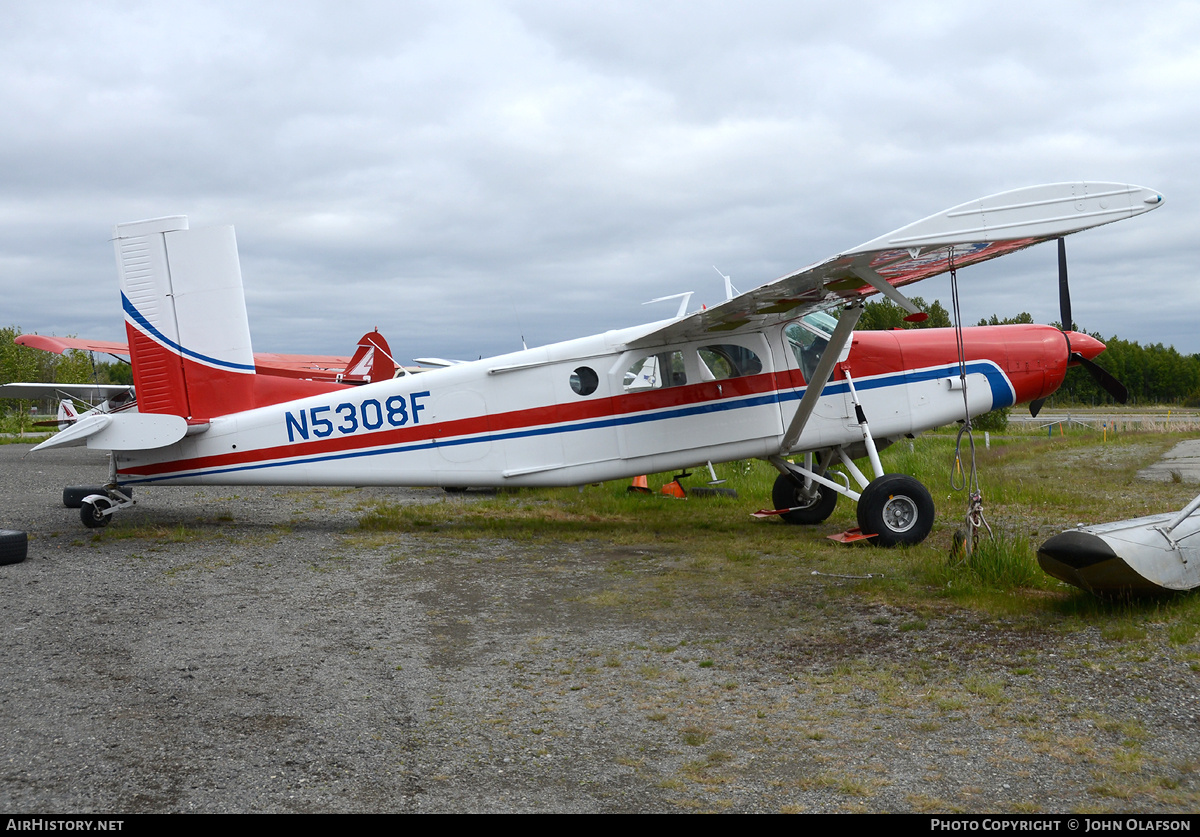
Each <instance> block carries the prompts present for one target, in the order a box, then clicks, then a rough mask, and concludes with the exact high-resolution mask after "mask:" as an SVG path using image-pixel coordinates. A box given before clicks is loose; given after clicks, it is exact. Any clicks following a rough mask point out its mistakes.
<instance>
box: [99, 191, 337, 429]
mask: <svg viewBox="0 0 1200 837" xmlns="http://www.w3.org/2000/svg"><path fill="white" fill-rule="evenodd" d="M113 239H114V246H115V249H116V255H117V271H118V273H119V274H120V280H121V305H122V307H123V308H124V309H125V331H126V334H127V335H128V337H129V355H130V362H131V365H132V366H133V383H134V387H135V389H136V391H137V400H138V410H139V412H143V413H167V414H170V415H176V416H183V417H184V418H187V419H195V420H206V419H209V418H212V417H214V416H220V415H227V414H229V413H234V412H239V411H241V410H248V409H251V408H253V407H260V406H264V405H265V404H270V403H277V402H280V401H286V400H290V399H292V398H300V397H302V396H304V395H310V394H313V393H314V392H323V391H326V390H328V389H329V388H330V387H329V386H321V385H316V384H314V382H312V381H283V380H279V381H274V380H262V379H260V378H259V376H256V375H255V370H254V351H253V349H252V347H251V345H250V325H249V322H248V320H247V318H246V299H245V296H244V294H243V292H242V269H241V264H240V263H239V261H238V252H237V240H236V239H235V238H234V235H233V227H212V228H208V229H200V230H190V229H188V222H187V218H186V217H185V216H182V215H175V216H171V217H168V218H155V219H152V220H149V221H134V222H131V223H127V224H117V225H116V226H115V227H114V228H113Z"/></svg>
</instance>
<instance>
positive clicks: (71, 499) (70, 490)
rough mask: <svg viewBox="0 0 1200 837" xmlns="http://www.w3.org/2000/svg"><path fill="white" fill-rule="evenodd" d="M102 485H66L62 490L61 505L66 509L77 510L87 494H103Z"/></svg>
mask: <svg viewBox="0 0 1200 837" xmlns="http://www.w3.org/2000/svg"><path fill="white" fill-rule="evenodd" d="M103 493H104V486H102V485H68V486H67V487H66V488H64V489H63V505H64V506H66V507H67V508H68V509H77V508H79V506H80V504H81V503H82V502H83V498H84V497H87V496H88V495H89V494H103Z"/></svg>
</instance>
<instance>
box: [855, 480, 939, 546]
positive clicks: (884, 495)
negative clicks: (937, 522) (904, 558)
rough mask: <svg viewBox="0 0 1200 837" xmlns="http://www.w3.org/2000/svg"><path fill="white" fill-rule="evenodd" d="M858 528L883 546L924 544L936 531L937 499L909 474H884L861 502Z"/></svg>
mask: <svg viewBox="0 0 1200 837" xmlns="http://www.w3.org/2000/svg"><path fill="white" fill-rule="evenodd" d="M858 528H859V529H861V530H862V531H863V534H867V535H875V536H876V537H875V538H874V539H873V541H874V543H876V544H878V545H879V546H899V545H901V544H916V543H920V542H921V541H923V540H925V538H926V536H928V535H929V530H930V529H932V528H933V497H931V496H930V494H929V490H928V489H927V488H925V486H923V485H921V483H920V482H918V481H917V480H916V479H914V478H913V477H910V476H909V475H908V474H884V475H883V476H882V477H879V478H877V479H874V480H872V481H871V484H870V485H868V486H867V487H866V488H865V489H863V493H862V496H861V497H859V499H858Z"/></svg>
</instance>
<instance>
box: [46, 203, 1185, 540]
mask: <svg viewBox="0 0 1200 837" xmlns="http://www.w3.org/2000/svg"><path fill="white" fill-rule="evenodd" d="M1162 200H1163V199H1162V196H1161V195H1160V194H1158V193H1157V192H1155V191H1154V190H1150V189H1144V188H1141V187H1137V186H1129V185H1124V184H1115V183H1060V184H1051V185H1045V186H1034V187H1029V188H1026V189H1019V190H1015V191H1011V192H1005V193H1002V194H998V195H993V196H990V197H986V198H981V199H979V200H976V201H972V202H970V203H966V204H962V205H960V206H957V207H954V208H952V209H949V210H947V211H945V212H942V213H939V214H937V215H933V216H930V217H928V218H926V219H924V220H921V221H917V222H916V223H913V224H910V225H908V226H906V227H903V228H901V229H899V230H896V231H895V232H893V233H889V234H888V235H885V236H882V237H880V238H877V239H874V240H872V241H869V242H867V243H866V244H863V245H861V246H859V247H855V248H852V249H850V250H847V251H845V252H843V253H841V254H839V255H837V256H834V257H832V258H830V259H827V260H825V261H823V262H819V263H816V264H814V265H811V266H810V267H807V268H804V269H802V270H799V271H797V272H795V273H791V274H788V275H787V276H784V277H782V278H780V279H777V280H775V281H773V282H769V283H767V284H765V285H762V286H761V287H759V288H756V289H754V290H752V291H749V292H746V293H742V294H738V295H736V296H733V297H732V298H731V299H728V300H726V301H725V302H723V303H721V304H719V305H715V306H713V307H711V308H707V309H705V310H702V311H698V312H694V313H691V314H685V313H683V311H682V308H681V311H680V315H679V316H676V317H675V318H673V319H670V320H665V321H662V322H657V323H651V324H648V325H641V326H635V327H633V328H627V329H623V330H618V331H609V332H606V333H604V334H598V335H594V336H592V337H585V338H582V339H578V340H572V341H568V342H565V343H558V344H554V345H550V346H543V347H540V348H534V349H527V350H524V351H520V352H514V353H512V354H508V355H502V356H500V357H494V358H487V359H482V360H477V361H472V362H467V363H455V364H449V365H446V366H444V367H442V368H436V369H431V370H428V371H425V372H422V373H421V374H420V375H415V376H406V377H402V378H395V379H392V378H388V379H386V380H373V381H372V382H371V383H369V384H364V385H363V386H361V387H358V388H356V389H354V390H347V389H346V388H345V387H343V386H340V385H339V384H337V383H336V382H330V381H317V380H302V379H299V378H286V377H280V376H272V375H264V374H256V371H257V370H256V361H255V357H254V355H253V352H252V351H251V344H250V332H249V326H248V323H247V319H246V309H245V301H244V298H243V293H242V280H241V270H240V267H239V263H238V255H237V245H236V242H235V239H234V235H233V230H232V228H230V227H219V228H213V229H203V230H190V229H188V225H187V220H186V218H183V217H181V216H175V217H171V218H160V219H154V220H150V221H139V222H133V223H128V224H118V225H117V226H116V227H115V229H114V236H113V237H114V239H115V249H116V255H117V264H118V273H119V275H120V283H121V291H122V305H123V307H124V311H125V323H126V333H127V334H128V337H129V350H130V356H131V361H132V366H133V375H134V382H135V385H136V389H137V401H138V412H136V413H118V414H96V415H91V416H87V417H84V418H81V419H80V420H79V421H77V422H76V423H75V424H74V425H73V426H72V427H70V428H68V429H67V430H64V431H63V432H61V433H59V434H58V435H57V436H55V437H52V438H51V439H49V440H47V441H46V442H43V443H42V444H41V445H39V446H38V447H37V448H35V450H39V449H42V448H49V447H55V446H59V445H80V444H87V445H88V446H89V447H92V448H100V449H105V450H110V451H112V458H111V464H110V473H109V482H108V484H107V485H106V486H105V490H104V492H103V493H97V494H93V495H90V496H88V497H87V498H86V499H85V501H84V502H83V505H82V506H81V509H80V511H81V516H82V519H83V522H84V523H85V524H86V525H88V526H92V527H95V526H104V525H107V524H108V522H109V521H110V519H111V517H112V515H113V513H114V512H116V511H117V510H119V509H123V508H126V507H128V506H130V505H132V503H133V501H132V499H131V497H130V496H129V494H128V492H127V491H126V487H128V486H132V485H139V484H141V485H154V484H164V485H165V484H174V485H179V484H217V485H241V484H270V485H437V486H446V487H453V486H461V485H472V486H563V485H580V484H584V483H593V482H599V481H603V480H611V479H620V478H629V477H632V476H635V475H638V474H644V473H648V472H659V471H667V470H678V469H684V468H687V467H691V466H695V465H701V464H704V463H706V462H724V461H730V460H738V459H748V458H763V459H766V460H767V461H769V462H770V463H771V464H772V465H774V466H775V468H776V469H778V471H779V472H780V475H779V477H778V479H777V480H776V484H775V489H774V492H773V500H774V503H775V506H776V510H777V512H778V513H779V514H780V515H781V516H782V517H783V519H785V520H787V521H788V522H793V523H816V522H820V521H822V520H824V519H825V518H827V517H828V516H829V514H830V513H831V512H832V510H833V507H834V504H835V503H836V502H837V496H838V495H839V494H840V495H843V496H846V497H849V498H850V499H852V500H855V501H856V502H857V503H858V521H859V524H860V527H861V528H862V530H863V531H864V532H865V533H868V534H871V535H876V536H877V537H876V538H875V541H876V542H878V543H881V544H884V545H893V544H899V543H917V542H919V541H921V540H922V539H924V537H925V536H926V535H927V534H928V533H929V531H930V527H931V525H932V522H933V502H932V498H931V497H930V495H929V492H928V490H926V489H925V487H924V486H922V485H921V484H920V483H919V482H918V481H917V480H915V479H913V478H912V477H909V476H907V475H903V474H885V473H884V472H883V468H882V466H881V464H880V461H879V457H878V454H877V451H878V449H879V448H880V447H882V446H884V445H885V444H887V443H890V442H891V441H894V440H895V439H898V438H901V437H903V436H905V435H909V434H914V433H917V432H921V431H923V430H926V429H929V428H933V427H938V426H941V425H944V424H947V423H950V422H953V421H955V420H956V419H961V418H963V414H964V411H967V412H969V413H970V415H972V416H975V415H979V414H981V413H984V412H987V411H989V410H992V409H994V408H997V407H1003V406H1008V405H1010V404H1014V403H1019V402H1024V401H1033V400H1036V399H1040V398H1044V397H1045V396H1047V395H1049V394H1050V393H1052V392H1053V391H1054V390H1055V389H1056V388H1057V387H1058V385H1059V384H1060V383H1061V381H1062V379H1063V376H1064V374H1065V373H1066V368H1067V366H1068V365H1070V364H1072V363H1077V362H1082V361H1084V360H1090V358H1092V357H1094V356H1095V355H1096V354H1098V353H1099V352H1100V351H1102V350H1103V345H1102V344H1100V343H1099V342H1098V341H1095V340H1093V339H1092V338H1090V337H1088V336H1087V335H1084V334H1076V333H1074V332H1062V331H1059V330H1058V329H1055V328H1052V327H1050V326H1028V325H1027V326H994V327H986V328H970V329H963V330H961V332H956V331H955V330H954V329H923V330H915V331H907V332H874V333H870V332H868V333H859V334H854V333H853V328H854V325H855V324H856V323H857V321H858V318H859V315H860V314H861V312H862V300H863V298H864V297H866V296H868V295H870V294H874V293H883V294H884V295H886V296H887V297H888V298H890V299H892V300H893V301H895V302H897V303H898V304H900V305H902V306H904V307H905V308H906V309H907V310H909V311H912V312H913V313H914V314H915V313H918V312H916V309H915V306H913V305H912V303H911V302H910V301H909V300H908V299H907V298H906V297H904V296H903V295H902V294H901V293H900V292H899V291H898V290H897V288H899V287H901V286H903V285H907V284H908V283H910V282H915V281H918V280H920V279H924V278H927V277H929V276H934V275H937V274H940V273H944V272H947V271H956V270H957V269H958V268H962V267H965V266H968V265H971V264H976V263H978V262H982V261H985V260H988V259H992V258H995V257H997V256H1001V255H1005V254H1007V253H1011V252H1015V251H1017V250H1021V249H1024V248H1026V247H1029V246H1031V245H1033V244H1037V243H1039V242H1042V241H1047V240H1050V239H1058V238H1061V237H1062V236H1064V235H1067V234H1070V233H1073V232H1078V231H1080V230H1083V229H1088V228H1090V227H1094V226H1098V225H1101V224H1106V223H1110V222H1113V221H1117V220H1121V219H1124V218H1129V217H1133V216H1135V215H1140V214H1142V213H1144V212H1147V211H1149V210H1151V209H1153V208H1155V207H1157V206H1159V205H1161V203H1162ZM838 309H840V316H837V317H835V316H833V314H832V313H830V312H836V311H837V310H838ZM959 334H961V339H962V344H961V367H960V360H959V359H960V351H959V344H958V335H959ZM868 415H870V416H871V423H870V425H868V423H867V418H866V417H867V416H868ZM796 453H802V454H803V460H802V462H792V461H790V460H789V459H788V458H787V457H789V456H791V455H793V454H796ZM863 454H865V455H866V456H867V457H868V458H869V461H870V463H871V470H872V471H873V474H874V476H873V478H870V479H869V478H868V477H867V476H866V475H864V474H863V472H862V471H861V470H860V469H859V468H858V467H857V466H856V465H855V464H854V462H853V459H854V458H855V457H856V456H860V455H863ZM836 462H840V463H841V464H842V465H843V466H844V467H845V469H846V470H847V471H848V472H849V474H850V475H851V477H853V479H854V480H855V481H856V482H857V483H858V487H859V488H860V489H861V491H856V490H854V489H852V488H851V487H850V484H849V479H848V478H845V477H841V475H840V474H838V473H835V472H831V471H829V468H830V466H831V465H833V464H835V463H836ZM839 477H841V481H839V479H838V478H839Z"/></svg>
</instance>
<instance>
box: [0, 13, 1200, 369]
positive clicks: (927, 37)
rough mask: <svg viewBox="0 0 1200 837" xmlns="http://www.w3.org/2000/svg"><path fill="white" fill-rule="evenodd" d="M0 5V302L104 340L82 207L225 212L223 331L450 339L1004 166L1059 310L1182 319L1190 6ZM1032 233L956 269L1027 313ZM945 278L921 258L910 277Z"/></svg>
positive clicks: (1147, 323)
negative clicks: (235, 310) (1058, 240)
mask: <svg viewBox="0 0 1200 837" xmlns="http://www.w3.org/2000/svg"><path fill="white" fill-rule="evenodd" d="M3 20H4V25H3V26H2V27H0V113H2V114H3V117H2V118H0V155H2V158H0V183H2V187H0V213H2V221H0V287H2V289H3V300H4V302H3V306H4V308H3V311H4V313H3V316H2V317H0V325H10V324H11V325H19V326H21V327H22V328H23V329H25V330H27V331H38V332H41V333H47V334H49V333H53V334H59V335H66V334H74V335H79V336H87V337H93V338H103V339H124V329H123V326H122V320H121V315H120V308H119V297H118V292H117V284H116V268H115V265H114V260H113V253H112V245H111V244H110V243H109V238H110V236H111V229H112V225H113V224H114V223H116V222H119V221H129V220H136V219H141V218H149V217H155V216H161V215H175V214H186V215H188V216H189V217H190V221H191V225H192V227H201V226H208V225H216V224H232V225H234V227H235V228H236V230H237V237H238V242H239V247H240V252H241V261H242V274H243V279H244V282H245V287H246V294H247V302H248V306H249V315H250V327H251V332H252V334H253V336H254V345H255V349H256V350H259V351H276V352H305V351H308V352H320V353H333V354H348V353H350V351H352V347H353V344H354V342H355V341H356V340H357V338H358V337H359V336H360V335H361V334H362V333H363V332H364V331H366V330H368V329H370V328H372V327H376V326H377V327H378V328H379V329H380V331H382V332H383V334H384V335H385V337H387V339H388V340H389V341H390V343H391V345H392V348H393V350H394V351H395V353H396V356H397V358H398V359H400V360H402V361H403V360H406V359H408V358H411V357H413V356H420V355H439V356H444V357H456V358H474V357H477V356H479V355H489V354H496V353H500V352H503V351H510V350H513V349H516V348H520V343H521V335H522V334H523V335H524V336H525V339H526V340H527V341H528V343H529V345H530V346H534V345H540V344H544V343H549V342H554V341H557V340H564V339H569V338H572V337H579V336H583V335H585V334H591V333H595V332H599V331H603V330H606V329H609V328H618V327H622V326H627V325H634V324H636V323H638V322H645V321H649V320H653V319H660V318H663V317H666V316H669V315H670V314H672V313H673V310H674V309H673V306H672V305H671V304H669V303H668V304H662V303H660V304H658V305H655V306H646V307H643V306H642V305H641V303H642V302H643V301H645V300H648V299H651V298H653V297H657V296H663V295H666V294H672V293H678V292H681V291H689V290H694V291H696V292H697V296H696V297H695V298H694V302H695V303H696V305H698V304H699V303H701V302H707V303H713V302H717V301H720V300H721V299H722V298H723V287H722V283H721V279H720V277H719V276H718V275H717V273H716V272H715V271H714V270H713V265H716V266H717V267H719V268H720V269H721V271H723V272H724V273H728V274H732V276H733V281H734V284H735V285H737V286H738V287H739V288H741V289H742V290H747V289H749V288H751V287H754V286H756V285H759V284H761V283H763V282H766V281H769V280H771V279H773V278H776V277H777V276H780V275H782V274H784V273H786V272H788V271H790V270H793V269H796V268H798V267H802V266H804V265H807V264H809V263H812V262H814V261H818V260H820V259H823V258H825V257H827V256H831V255H833V254H835V253H837V252H839V251H841V250H844V249H847V248H849V247H851V246H853V245H856V244H859V243H861V242H864V241H867V240H869V239H872V238H875V237H876V236H879V235H881V234H883V233H885V232H887V231H889V230H891V229H894V228H896V227H899V226H902V225H904V224H906V223H908V222H910V221H914V220H917V219H918V218H921V217H924V216H926V215H929V214H932V213H934V212H938V211H941V210H943V209H946V208H948V207H950V206H953V205H955V204H958V203H962V202H964V201H967V200H970V199H972V198H977V197H981V196H983V195H988V194H992V193H995V192H1000V191H1004V190H1007V189H1012V188H1017V187H1021V186H1027V185H1032V184H1035V183H1047V182H1057V181H1067V180H1111V181H1120V182H1127V183H1134V184H1138V185H1141V186H1147V187H1151V188H1155V189H1157V190H1159V191H1161V192H1162V193H1163V194H1164V195H1165V197H1166V203H1165V205H1164V206H1163V207H1162V208H1161V209H1159V210H1156V211H1155V212H1153V213H1151V214H1149V215H1146V216H1143V217H1140V218H1136V219H1133V220H1130V221H1125V222H1121V223H1119V224H1117V225H1115V226H1110V227H1104V228H1101V229H1098V230H1092V231H1089V232H1085V233H1081V234H1079V235H1077V236H1073V237H1072V238H1071V239H1069V240H1068V253H1069V256H1070V259H1071V279H1072V291H1073V302H1074V316H1075V320H1076V321H1077V322H1078V323H1079V324H1080V325H1081V326H1082V327H1084V328H1086V329H1087V330H1089V331H1098V332H1101V333H1102V334H1104V335H1106V336H1107V335H1110V334H1114V333H1115V334H1118V335H1120V336H1121V337H1124V338H1127V339H1134V340H1138V341H1141V342H1143V343H1155V342H1163V343H1168V344H1174V345H1175V346H1176V347H1177V348H1178V349H1179V350H1180V351H1183V352H1188V353H1190V352H1200V330H1198V329H1197V326H1196V323H1197V314H1198V313H1200V287H1198V286H1197V282H1196V276H1197V271H1196V267H1195V261H1196V258H1195V240H1196V237H1197V231H1198V230H1200V177H1198V176H1197V170H1198V163H1197V157H1198V151H1200V140H1198V138H1200V5H1197V4H1194V3H1170V2H1160V3H1153V4H1138V5H1135V4H1130V3H1124V2H1121V3H1116V2H1114V3H1103V2H1088V3H1068V2H1054V3H1046V2H1037V3H1023V2H1011V0H1010V1H1009V2H1004V3H989V2H974V3H969V4H968V3H946V2H930V3H898V2H891V3H880V4H849V3H840V4H836V8H835V4H832V3H830V4H806V3H797V2H790V3H783V2H772V3H747V2H739V3H736V4H735V3H704V2H697V1H696V0H690V1H689V2H680V3H652V2H630V3H622V2H605V3H594V2H569V1H568V0H554V1H553V2H510V3H482V2H480V3H454V2H437V3H418V2H412V3H400V2H386V3H352V2H338V3H336V4H334V3H329V4H320V3H310V2H289V3H281V4H278V5H271V4H266V3H262V4H247V3H228V4H224V3H208V2H206V3H147V4H138V3H132V2H122V3H120V4H115V3H114V4H108V5H106V4H101V3H86V4H85V3H78V4H73V3H55V2H38V3H25V2H16V1H15V0H9V1H8V2H4V16H3ZM1055 271H1056V256H1055V252H1054V249H1053V246H1052V245H1044V246H1042V247H1039V248H1035V249H1033V250H1031V251H1027V252H1026V253H1022V254H1018V255H1015V256H1011V257H1008V258H1004V259H1000V260H998V261H997V262H994V263H992V264H990V265H985V266H980V267H977V268H973V269H970V270H968V271H965V272H964V273H963V274H962V277H961V279H962V283H961V284H962V287H963V289H964V300H963V307H964V312H965V314H966V318H967V319H968V320H970V321H974V320H977V319H978V318H979V317H982V316H986V315H990V314H992V313H997V314H1000V315H1001V316H1006V315H1012V314H1016V313H1018V312H1020V311H1023V310H1027V311H1029V312H1031V313H1032V314H1033V315H1034V318H1035V319H1036V320H1037V321H1039V322H1049V321H1052V320H1056V319H1057V318H1058V312H1057V304H1058V303H1057V291H1056V287H1055ZM910 292H912V293H915V294H917V295H920V296H924V297H925V298H927V299H933V298H935V297H938V298H941V299H942V301H943V303H944V304H945V305H946V307H947V308H949V285H948V282H947V281H946V280H944V279H934V280H930V281H927V282H925V283H923V284H921V285H916V286H913V287H912V288H910Z"/></svg>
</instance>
